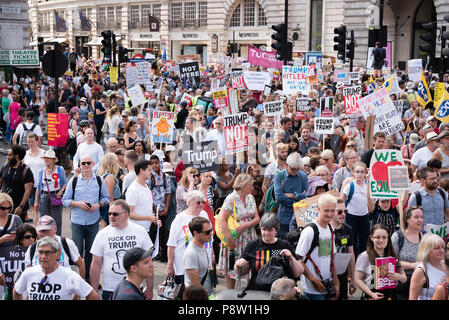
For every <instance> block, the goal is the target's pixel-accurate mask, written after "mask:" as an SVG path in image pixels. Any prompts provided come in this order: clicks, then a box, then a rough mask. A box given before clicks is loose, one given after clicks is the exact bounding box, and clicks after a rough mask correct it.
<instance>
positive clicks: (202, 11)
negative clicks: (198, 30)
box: [198, 2, 207, 27]
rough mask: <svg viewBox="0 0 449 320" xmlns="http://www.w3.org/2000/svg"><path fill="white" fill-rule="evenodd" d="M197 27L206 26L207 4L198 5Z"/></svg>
mask: <svg viewBox="0 0 449 320" xmlns="http://www.w3.org/2000/svg"><path fill="white" fill-rule="evenodd" d="M198 26H199V27H206V26H207V2H200V3H199V25H198Z"/></svg>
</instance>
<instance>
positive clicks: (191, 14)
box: [184, 2, 196, 28]
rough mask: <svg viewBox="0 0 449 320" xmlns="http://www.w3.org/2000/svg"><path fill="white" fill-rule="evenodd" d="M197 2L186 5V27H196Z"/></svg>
mask: <svg viewBox="0 0 449 320" xmlns="http://www.w3.org/2000/svg"><path fill="white" fill-rule="evenodd" d="M195 21H196V2H186V3H184V27H187V28H188V27H195Z"/></svg>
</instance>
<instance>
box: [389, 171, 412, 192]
mask: <svg viewBox="0 0 449 320" xmlns="http://www.w3.org/2000/svg"><path fill="white" fill-rule="evenodd" d="M388 181H390V189H391V190H409V188H410V186H409V181H408V169H407V167H401V166H394V167H388Z"/></svg>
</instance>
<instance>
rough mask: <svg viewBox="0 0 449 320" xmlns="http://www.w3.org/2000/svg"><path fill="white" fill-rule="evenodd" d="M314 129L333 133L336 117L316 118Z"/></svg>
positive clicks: (322, 132) (320, 132)
mask: <svg viewBox="0 0 449 320" xmlns="http://www.w3.org/2000/svg"><path fill="white" fill-rule="evenodd" d="M314 131H315V132H316V133H318V134H333V133H334V118H315V122H314Z"/></svg>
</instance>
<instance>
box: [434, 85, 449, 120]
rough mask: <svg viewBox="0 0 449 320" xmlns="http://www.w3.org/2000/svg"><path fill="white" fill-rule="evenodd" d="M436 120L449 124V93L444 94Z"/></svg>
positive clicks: (436, 112)
mask: <svg viewBox="0 0 449 320" xmlns="http://www.w3.org/2000/svg"><path fill="white" fill-rule="evenodd" d="M435 118H437V119H438V120H440V121H441V122H443V123H449V93H447V91H445V92H443V95H442V96H441V99H440V101H439V103H438V107H437V108H435Z"/></svg>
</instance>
